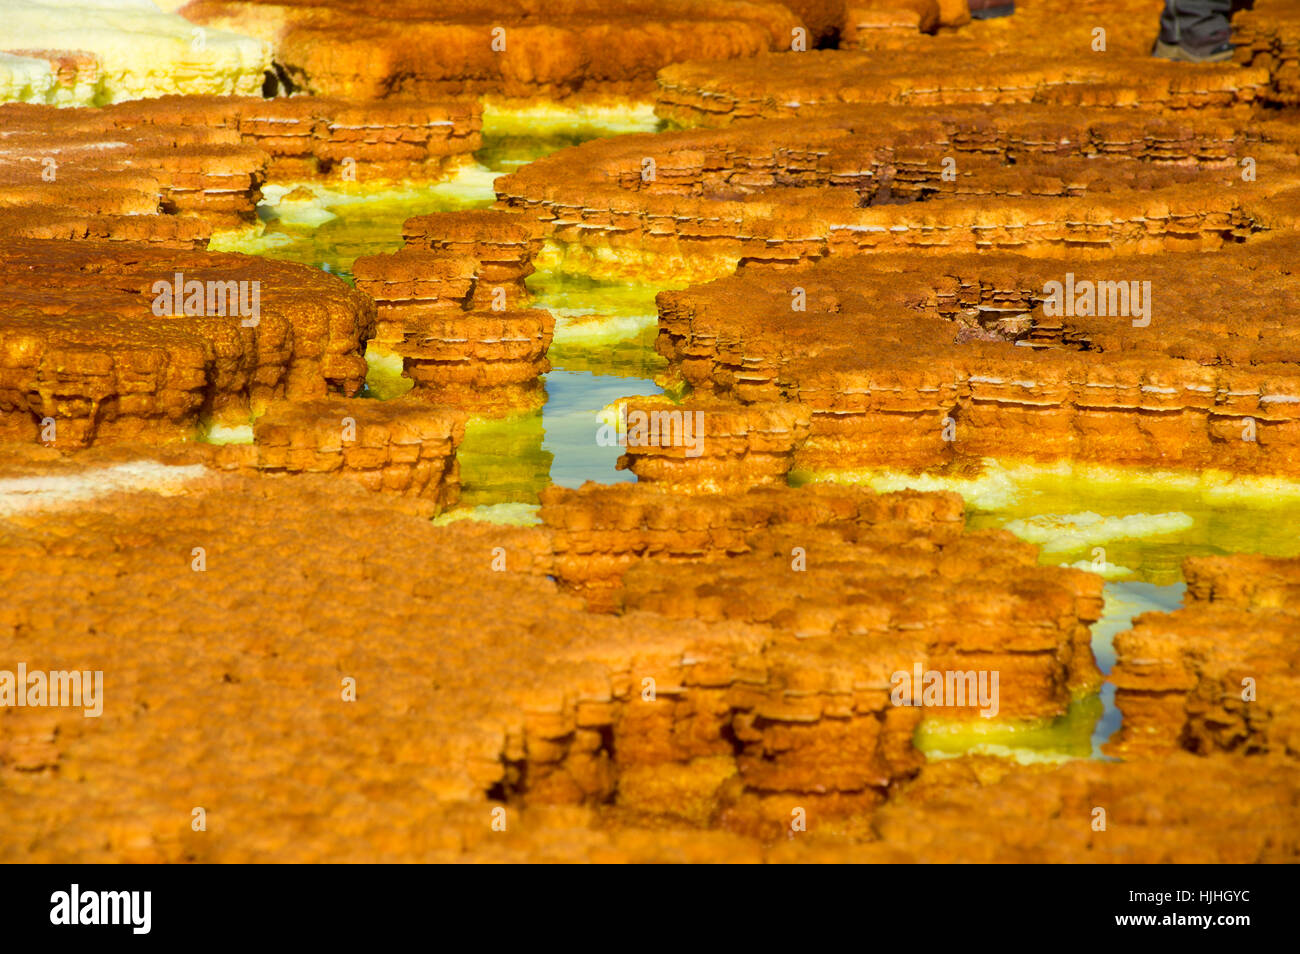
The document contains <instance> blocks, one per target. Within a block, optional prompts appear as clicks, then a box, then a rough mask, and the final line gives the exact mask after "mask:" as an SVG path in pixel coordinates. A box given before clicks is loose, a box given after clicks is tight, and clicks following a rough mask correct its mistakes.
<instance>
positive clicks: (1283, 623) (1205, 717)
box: [1110, 555, 1300, 759]
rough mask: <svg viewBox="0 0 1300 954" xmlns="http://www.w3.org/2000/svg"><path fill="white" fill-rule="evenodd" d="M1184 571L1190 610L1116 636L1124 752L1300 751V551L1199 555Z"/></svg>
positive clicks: (1142, 622)
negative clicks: (1299, 554)
mask: <svg viewBox="0 0 1300 954" xmlns="http://www.w3.org/2000/svg"><path fill="white" fill-rule="evenodd" d="M1183 572H1184V574H1185V576H1186V577H1187V597H1186V600H1185V602H1184V605H1183V608H1182V609H1179V610H1176V611H1174V612H1173V613H1168V614H1165V613H1146V614H1144V615H1142V616H1140V617H1138V618H1137V620H1135V621H1134V625H1133V628H1132V629H1131V630H1128V631H1127V632H1124V633H1120V634H1119V635H1118V636H1116V637H1115V652H1116V657H1117V665H1116V666H1115V670H1114V672H1112V673H1111V677H1110V678H1111V681H1113V682H1114V683H1115V685H1116V687H1117V692H1116V695H1115V701H1116V704H1117V705H1118V706H1119V707H1120V710H1121V711H1122V712H1123V713H1124V723H1123V725H1122V726H1121V729H1120V735H1119V736H1118V738H1117V739H1116V740H1115V742H1114V743H1113V746H1112V747H1113V749H1114V751H1115V752H1116V754H1118V755H1122V756H1123V757H1126V758H1133V757H1151V756H1153V755H1166V754H1168V753H1169V752H1170V751H1172V750H1176V749H1188V750H1190V751H1193V752H1198V753H1201V754H1207V753H1212V752H1241V753H1247V754H1252V755H1270V756H1274V757H1284V758H1289V759H1296V758H1300V612H1297V607H1300V560H1295V559H1290V560H1286V559H1278V558H1269V557H1261V556H1244V555H1242V556H1226V557H1193V558H1190V559H1188V560H1187V561H1186V563H1185V564H1184V566H1183Z"/></svg>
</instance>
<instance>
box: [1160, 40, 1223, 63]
mask: <svg viewBox="0 0 1300 954" xmlns="http://www.w3.org/2000/svg"><path fill="white" fill-rule="evenodd" d="M1236 51H1237V48H1236V47H1235V46H1233V45H1232V44H1231V43H1220V44H1219V45H1218V46H1213V47H1209V48H1208V49H1203V50H1189V49H1188V48H1187V47H1185V46H1180V45H1179V44H1177V43H1166V42H1164V41H1163V40H1156V46H1155V49H1154V50H1152V51H1151V55H1152V56H1156V57H1159V58H1160V59H1162V60H1174V61H1175V62H1178V63H1223V62H1225V61H1226V60H1230V59H1232V54H1233V53H1235V52H1236Z"/></svg>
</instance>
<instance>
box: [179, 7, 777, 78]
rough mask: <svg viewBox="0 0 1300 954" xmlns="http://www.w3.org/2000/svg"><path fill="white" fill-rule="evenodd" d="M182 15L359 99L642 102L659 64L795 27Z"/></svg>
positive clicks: (767, 12)
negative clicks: (264, 45)
mask: <svg viewBox="0 0 1300 954" xmlns="http://www.w3.org/2000/svg"><path fill="white" fill-rule="evenodd" d="M181 13H182V14H183V15H184V16H185V17H186V18H187V19H189V20H192V21H194V22H195V23H202V24H205V25H209V26H212V27H222V28H226V29H234V30H239V31H241V32H246V33H248V34H250V35H252V36H256V37H258V38H260V39H263V40H265V41H267V42H269V43H270V44H271V45H272V46H273V47H274V50H275V53H274V55H275V60H276V62H277V64H279V65H281V66H282V68H283V70H284V72H285V73H286V74H287V77H288V78H289V80H290V82H291V84H292V85H293V86H294V87H297V88H301V89H304V90H307V91H310V92H313V93H317V94H323V95H341V96H348V97H362V98H366V99H382V98H384V97H386V96H391V95H403V96H417V97H427V96H445V95H448V94H453V95H465V94H468V95H481V94H484V93H488V94H496V95H499V96H504V97H509V98H516V99H537V98H546V99H551V100H556V99H588V100H589V99H591V98H593V97H596V98H601V97H605V98H607V97H610V96H619V97H636V98H642V99H645V98H648V96H649V94H650V93H651V92H652V90H653V88H654V86H653V81H654V74H655V71H656V70H658V69H659V68H660V67H662V66H666V65H667V64H669V63H676V62H681V61H683V60H691V59H713V58H719V57H731V56H753V55H755V54H757V53H759V52H763V51H766V50H774V49H789V48H790V44H791V42H792V38H793V30H794V29H795V28H796V27H799V26H801V24H800V21H799V20H798V18H797V17H795V15H794V14H792V13H791V12H790V10H789V9H787V8H786V7H785V6H783V5H780V4H776V3H746V2H732V0H717V2H708V3H705V2H700V0H617V2H609V0H563V2H555V0H545V2H543V0H530V2H527V3H522V4H514V5H512V7H511V8H510V9H509V10H501V9H498V8H497V7H494V6H493V5H491V4H488V3H484V2H483V0H454V2H448V3H442V4H439V6H438V7H437V9H430V8H429V6H428V5H427V4H425V3H422V2H419V0H401V2H397V3H392V4H389V5H387V6H386V7H385V8H384V9H383V10H382V11H375V10H360V9H357V8H356V7H355V6H353V5H352V4H350V3H348V2H346V0H282V2H278V3H274V2H263V0H193V2H191V3H188V4H186V5H185V6H184V7H182V8H181Z"/></svg>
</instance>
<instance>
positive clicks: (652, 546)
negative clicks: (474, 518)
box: [541, 483, 964, 609]
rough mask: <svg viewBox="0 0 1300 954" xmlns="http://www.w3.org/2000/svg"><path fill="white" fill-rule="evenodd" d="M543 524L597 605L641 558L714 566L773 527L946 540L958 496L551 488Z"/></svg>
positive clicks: (951, 534)
mask: <svg viewBox="0 0 1300 954" xmlns="http://www.w3.org/2000/svg"><path fill="white" fill-rule="evenodd" d="M541 517H542V520H543V521H544V522H545V523H546V525H547V526H548V527H550V528H552V530H553V531H554V537H555V542H554V546H555V554H556V563H555V577H556V579H557V580H558V581H559V582H560V583H561V585H562V586H564V587H565V589H567V590H569V591H571V592H575V593H578V594H580V595H582V596H584V597H586V599H587V600H588V602H589V603H591V604H592V605H593V606H599V607H601V608H606V609H607V608H609V607H611V606H613V605H615V603H616V600H617V594H616V593H615V592H614V590H615V589H617V587H618V586H620V584H621V581H622V577H623V573H624V572H625V571H626V570H627V569H628V568H629V567H631V566H633V565H634V564H635V563H636V562H637V561H638V560H641V559H654V560H656V561H659V562H664V561H666V562H681V561H685V562H690V563H697V562H701V561H703V562H708V561H712V560H720V559H726V558H727V557H729V556H734V555H737V554H743V553H748V552H750V551H751V550H752V549H753V548H752V546H751V545H750V543H749V542H748V539H749V537H750V536H751V535H752V534H754V533H757V532H758V531H760V530H764V529H768V528H772V527H783V526H793V527H808V528H811V527H816V526H821V525H823V524H831V523H833V524H835V525H837V526H839V525H846V526H847V525H856V524H865V525H868V526H870V527H871V528H872V529H873V532H874V533H875V535H876V538H877V539H880V540H884V541H891V542H895V543H902V542H904V541H907V540H911V539H912V538H914V537H916V536H918V535H922V534H923V535H924V537H925V539H927V540H930V541H938V542H940V543H948V542H952V541H954V540H956V539H957V538H958V537H959V536H960V535H961V531H962V527H963V525H964V517H963V512H962V502H961V498H960V497H958V496H957V495H956V494H918V493H914V492H910V491H909V492H903V493H896V494H879V495H877V494H873V493H870V492H864V491H863V490H862V489H861V488H855V487H837V486H834V485H822V484H819V485H815V486H811V487H806V488H803V489H802V490H800V491H799V492H797V493H796V492H794V491H792V490H791V489H790V488H780V489H777V488H764V489H755V490H751V491H749V492H748V493H744V494H734V495H723V494H701V495H698V496H694V495H681V494H675V493H672V492H667V491H663V490H661V489H659V488H655V487H652V486H640V485H638V484H628V483H620V484H609V485H602V484H594V483H587V484H584V485H583V486H582V487H581V488H580V489H577V490H573V489H569V488H564V487H555V486H553V487H548V488H547V489H546V490H544V491H543V492H542V507H541Z"/></svg>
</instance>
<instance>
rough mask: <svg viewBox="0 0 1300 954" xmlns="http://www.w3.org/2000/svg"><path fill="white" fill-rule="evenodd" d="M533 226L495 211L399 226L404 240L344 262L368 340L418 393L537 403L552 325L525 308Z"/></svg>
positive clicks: (503, 405)
mask: <svg viewBox="0 0 1300 954" xmlns="http://www.w3.org/2000/svg"><path fill="white" fill-rule="evenodd" d="M539 231H540V230H539V228H538V226H537V224H536V222H535V221H533V220H532V219H530V218H529V217H527V216H523V215H518V214H514V213H510V212H505V211H500V210H482V211H471V212H459V213H447V212H443V213H434V214H431V215H423V216H417V217H416V218H413V219H410V220H408V221H407V222H406V224H405V226H404V227H403V233H404V235H405V238H406V244H405V245H404V246H403V248H401V249H399V250H398V251H397V252H394V253H393V254H391V255H371V256H365V257H363V258H359V259H357V261H356V262H355V263H354V265H353V273H354V274H355V276H356V281H357V288H359V289H360V290H362V291H364V292H366V293H367V294H369V295H370V296H371V297H373V298H374V299H375V301H376V303H377V306H378V327H377V332H376V337H375V344H376V345H378V346H379V347H380V348H381V349H384V350H388V351H391V352H393V353H395V354H398V355H400V356H401V358H402V363H403V367H404V371H405V374H406V375H407V376H408V377H410V378H411V379H412V380H413V381H414V382H415V388H414V393H415V395H416V396H417V397H423V398H427V399H430V400H433V401H436V402H438V403H440V404H452V405H455V406H459V407H466V408H470V409H473V410H475V411H482V412H487V413H505V412H509V411H514V410H522V409H528V408H531V407H535V406H537V405H539V404H540V403H541V400H542V397H543V395H542V389H541V382H540V381H539V380H538V376H539V375H541V374H544V373H545V372H546V371H548V370H550V363H549V362H548V361H547V360H546V350H547V348H549V347H550V344H551V338H552V335H553V333H554V330H555V320H554V318H552V317H551V314H550V312H547V311H544V310H541V309H537V308H529V307H527V304H528V300H529V298H528V290H527V288H526V287H525V286H524V279H525V278H527V277H528V276H529V275H531V274H532V273H533V264H532V259H533V256H534V255H535V254H536V252H537V250H538V248H539V247H540V244H541V242H540V237H539Z"/></svg>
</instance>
